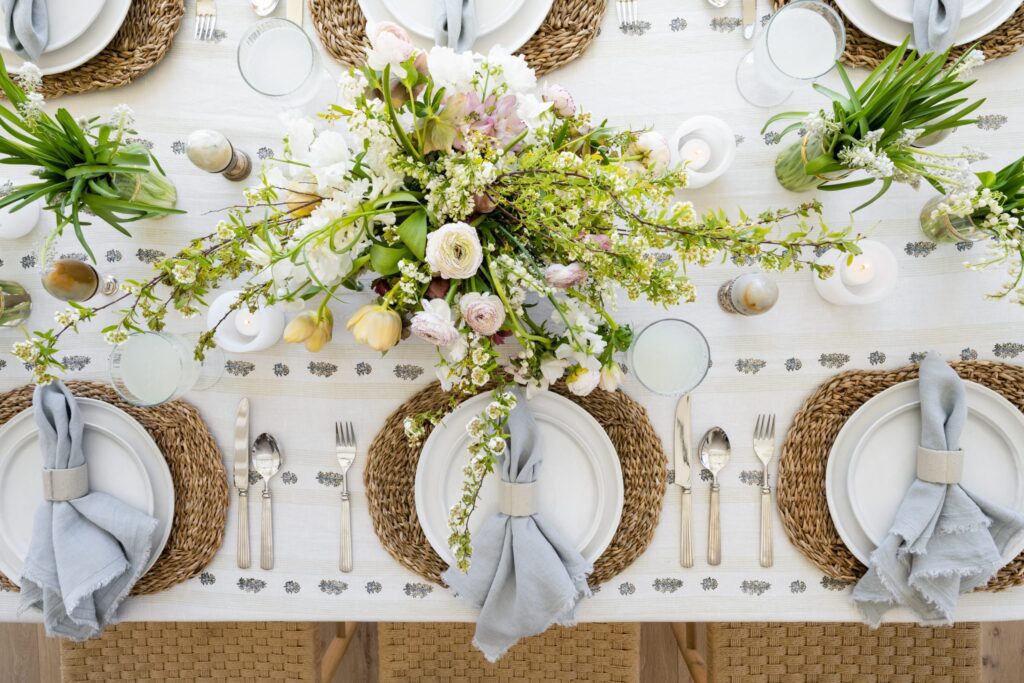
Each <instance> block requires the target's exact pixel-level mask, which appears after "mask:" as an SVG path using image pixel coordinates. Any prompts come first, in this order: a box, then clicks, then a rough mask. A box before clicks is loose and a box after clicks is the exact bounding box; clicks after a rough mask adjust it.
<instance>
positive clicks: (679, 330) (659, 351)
mask: <svg viewBox="0 0 1024 683" xmlns="http://www.w3.org/2000/svg"><path fill="white" fill-rule="evenodd" d="M629 367H630V368H631V369H632V371H633V374H634V375H636V378H637V379H638V380H640V384H643V385H644V386H645V387H647V389H649V390H650V391H653V392H654V393H656V394H661V395H663V396H679V395H681V394H688V393H690V392H691V391H693V390H694V389H696V388H697V387H698V386H699V385H700V383H701V382H703V381H704V378H705V377H707V375H708V370H709V369H710V368H711V347H710V346H708V340H707V338H706V337H705V336H704V333H702V332H701V331H700V330H698V329H697V327H696V326H695V325H693V324H692V323H688V322H686V321H685V320H678V319H676V318H665V319H664V320H657V321H655V322H653V323H651V324H650V325H648V326H647V327H645V328H644V329H642V330H641V331H640V334H638V335H637V336H636V339H634V340H633V346H631V347H630V349H629Z"/></svg>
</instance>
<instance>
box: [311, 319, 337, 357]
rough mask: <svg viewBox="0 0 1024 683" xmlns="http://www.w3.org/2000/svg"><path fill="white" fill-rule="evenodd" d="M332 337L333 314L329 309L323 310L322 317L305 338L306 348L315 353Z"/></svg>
mask: <svg viewBox="0 0 1024 683" xmlns="http://www.w3.org/2000/svg"><path fill="white" fill-rule="evenodd" d="M332 337H334V316H333V315H331V312H330V310H326V309H325V311H324V317H323V318H321V319H320V321H319V322H318V323H317V325H316V327H315V328H313V333H312V334H311V335H309V337H308V338H307V339H306V349H307V350H308V351H312V352H313V353H316V352H317V351H319V350H320V349H322V348H323V347H324V344H326V343H327V342H329V341H331V338H332Z"/></svg>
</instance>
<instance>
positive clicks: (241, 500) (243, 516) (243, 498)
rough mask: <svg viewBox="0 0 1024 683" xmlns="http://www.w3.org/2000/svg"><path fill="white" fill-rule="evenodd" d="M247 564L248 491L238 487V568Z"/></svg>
mask: <svg viewBox="0 0 1024 683" xmlns="http://www.w3.org/2000/svg"><path fill="white" fill-rule="evenodd" d="M249 564H250V560H249V492H248V491H246V490H244V489H238V568H239V569H248V568H249Z"/></svg>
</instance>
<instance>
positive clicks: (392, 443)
mask: <svg viewBox="0 0 1024 683" xmlns="http://www.w3.org/2000/svg"><path fill="white" fill-rule="evenodd" d="M551 390H552V391H555V392H557V393H559V394H561V395H562V396H565V397H566V398H568V399H569V400H571V401H572V402H574V403H576V404H577V405H579V406H580V407H581V408H583V409H584V410H586V411H587V412H588V413H590V414H591V415H593V416H594V419H595V420H597V422H598V423H599V424H600V425H601V427H603V428H604V431H605V432H606V433H607V434H608V438H610V439H611V442H612V445H614V446H615V451H616V452H617V453H618V456H619V463H620V464H621V466H622V481H623V485H624V489H625V504H624V505H623V508H622V518H621V519H620V520H619V528H618V529H617V530H616V531H615V536H614V537H613V538H612V542H611V544H610V545H609V546H608V548H607V549H605V551H604V553H603V554H602V555H601V557H599V558H597V560H596V561H595V562H594V572H593V573H592V574H591V575H590V579H589V581H590V585H591V586H596V585H598V584H600V583H603V582H605V581H608V580H609V579H611V578H612V577H613V576H615V575H616V574H618V573H619V572H621V571H622V570H623V569H625V568H626V567H628V566H629V565H630V564H632V563H633V561H634V560H636V558H638V557H639V556H640V555H641V553H643V552H644V550H646V549H647V546H648V545H649V544H650V542H651V538H653V537H654V529H655V528H656V527H657V526H658V517H659V516H660V515H661V505H662V501H663V499H664V496H665V487H666V485H667V483H668V479H667V467H668V459H667V458H666V457H665V452H664V450H662V445H661V440H660V439H659V438H658V435H657V434H656V433H655V432H654V427H653V426H652V425H651V422H650V420H649V419H648V418H647V411H645V410H644V408H643V406H641V405H640V404H639V403H637V402H636V401H634V400H633V399H631V398H629V397H628V396H626V395H625V394H624V393H622V392H621V391H616V392H612V393H609V392H606V391H595V392H593V393H592V394H590V395H589V396H574V395H572V394H571V393H570V392H569V391H568V389H566V388H565V385H564V383H559V384H557V385H555V386H553V387H552V388H551ZM450 399H451V394H449V393H446V392H445V391H444V390H443V389H441V385H440V384H439V383H437V382H434V383H433V384H430V385H429V386H427V387H426V388H425V389H423V390H422V391H420V392H419V393H417V394H416V395H414V396H413V397H412V398H410V399H409V400H408V401H406V402H405V403H404V404H402V406H401V407H400V408H398V410H396V411H395V412H394V413H392V414H391V417H389V418H388V419H387V421H386V422H385V423H384V427H383V428H381V430H380V432H378V433H377V436H376V437H374V439H373V443H371V444H370V451H369V453H368V454H367V457H366V469H365V470H364V471H363V482H364V483H365V485H366V498H367V501H368V502H369V506H370V519H371V521H372V522H373V530H374V532H376V534H377V537H378V538H379V539H380V542H381V543H382V544H383V545H384V547H385V548H387V551H388V552H389V553H391V555H392V556H393V557H394V558H395V559H396V560H398V561H399V562H400V563H401V564H402V565H403V566H404V567H406V568H408V569H410V570H412V571H414V572H416V573H417V574H420V575H421V576H423V577H425V578H426V579H428V580H430V581H433V582H434V583H438V584H440V583H442V582H441V573H442V572H443V571H444V570H445V569H447V568H448V565H447V564H446V563H445V562H444V561H443V560H442V559H441V558H440V557H439V556H438V555H437V553H435V552H434V549H433V548H432V547H431V546H430V543H429V542H428V541H427V537H426V536H425V535H424V533H423V529H422V528H421V527H420V522H419V518H418V517H417V516H416V498H415V495H414V492H413V483H414V482H415V479H416V465H417V464H418V462H419V458H420V449H419V448H413V447H410V446H409V442H408V439H407V438H406V436H405V430H404V428H403V426H402V422H403V420H405V418H406V417H408V416H410V415H415V414H417V413H424V412H432V411H436V410H441V409H444V408H446V407H447V405H448V401H449V400H450ZM461 400H464V399H461ZM461 400H460V402H461ZM427 427H428V429H429V427H430V425H427ZM428 434H429V431H428ZM542 474H543V472H542ZM489 476H496V475H489Z"/></svg>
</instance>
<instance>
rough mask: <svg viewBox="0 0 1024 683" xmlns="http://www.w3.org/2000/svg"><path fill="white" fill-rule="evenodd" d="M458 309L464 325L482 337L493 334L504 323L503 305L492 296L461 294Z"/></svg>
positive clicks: (473, 293) (472, 293) (474, 293)
mask: <svg viewBox="0 0 1024 683" xmlns="http://www.w3.org/2000/svg"><path fill="white" fill-rule="evenodd" d="M459 309H460V310H461V311H462V317H463V319H464V320H465V321H466V324H467V325H469V326H470V327H471V328H472V329H473V331H474V332H476V333H477V334H479V335H481V336H483V337H489V336H491V335H492V334H495V333H496V332H497V331H498V330H499V329H500V328H501V325H502V323H504V322H505V304H504V303H502V301H501V298H500V297H497V296H495V295H493V294H480V293H478V292H468V293H466V294H463V295H462V298H461V299H460V300H459Z"/></svg>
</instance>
